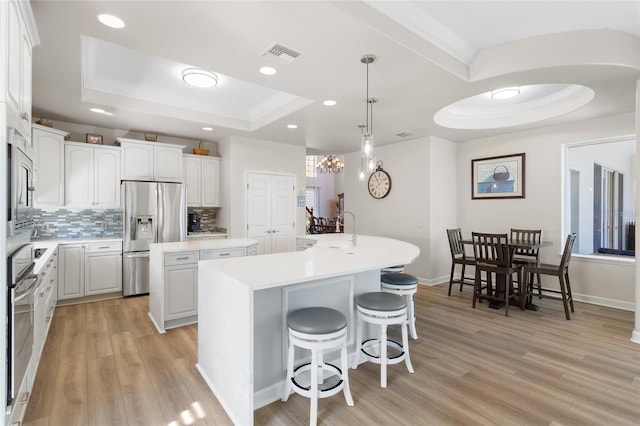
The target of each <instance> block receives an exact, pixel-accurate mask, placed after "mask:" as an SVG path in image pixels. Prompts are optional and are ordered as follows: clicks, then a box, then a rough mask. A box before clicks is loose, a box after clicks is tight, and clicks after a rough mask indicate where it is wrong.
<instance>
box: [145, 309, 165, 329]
mask: <svg viewBox="0 0 640 426" xmlns="http://www.w3.org/2000/svg"><path fill="white" fill-rule="evenodd" d="M147 315H148V316H149V318H150V319H151V322H152V323H153V326H154V327H155V328H156V330H158V333H160V334H164V333H166V332H167V330H165V329H164V328H161V327H160V326H159V325H158V323H157V322H156V320H155V319H154V318H153V315H151V312H147Z"/></svg>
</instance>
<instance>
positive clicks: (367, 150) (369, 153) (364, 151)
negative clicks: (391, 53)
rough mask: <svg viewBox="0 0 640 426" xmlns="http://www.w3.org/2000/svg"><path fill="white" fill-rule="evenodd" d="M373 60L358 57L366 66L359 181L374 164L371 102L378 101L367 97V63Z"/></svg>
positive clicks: (370, 171)
mask: <svg viewBox="0 0 640 426" xmlns="http://www.w3.org/2000/svg"><path fill="white" fill-rule="evenodd" d="M375 60H376V57H375V56H374V55H364V56H362V57H361V58H360V62H362V63H363V64H365V65H366V66H367V93H366V95H367V97H366V98H365V99H366V103H365V106H366V121H365V124H364V126H361V127H360V129H361V132H360V133H361V135H360V138H361V144H360V168H359V169H358V180H360V181H364V179H365V177H366V174H367V173H372V172H373V171H374V169H375V164H376V160H375V155H374V151H373V104H375V103H376V102H378V99H377V98H370V97H369V64H371V63H373V62H374V61H375ZM369 116H371V120H369Z"/></svg>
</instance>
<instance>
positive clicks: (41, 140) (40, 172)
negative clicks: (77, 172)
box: [32, 124, 68, 208]
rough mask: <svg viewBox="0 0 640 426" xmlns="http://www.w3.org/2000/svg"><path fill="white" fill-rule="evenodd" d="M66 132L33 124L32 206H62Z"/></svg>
mask: <svg viewBox="0 0 640 426" xmlns="http://www.w3.org/2000/svg"><path fill="white" fill-rule="evenodd" d="M67 135H68V133H67V132H63V131H61V130H56V129H51V128H49V127H45V126H39V125H37V124H34V125H33V127H32V140H33V148H34V153H35V157H34V159H33V169H34V175H33V186H34V187H35V193H34V206H35V207H40V208H47V207H61V206H64V138H65V136H67Z"/></svg>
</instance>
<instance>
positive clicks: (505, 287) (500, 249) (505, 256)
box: [471, 232, 525, 316]
mask: <svg viewBox="0 0 640 426" xmlns="http://www.w3.org/2000/svg"><path fill="white" fill-rule="evenodd" d="M471 237H472V240H473V254H474V256H475V259H476V276H475V285H474V290H473V304H472V306H473V307H474V308H475V307H476V300H480V302H482V299H488V300H493V301H496V302H503V303H504V304H505V307H504V314H505V316H509V302H510V301H511V299H515V300H516V301H518V304H519V306H520V309H523V310H524V302H525V299H524V297H523V296H524V294H525V292H523V291H522V289H523V287H522V284H521V283H522V268H523V265H522V264H517V263H513V262H512V261H511V258H512V254H513V253H512V247H511V246H510V245H509V242H508V240H507V234H487V233H480V232H472V233H471ZM482 272H485V273H486V282H487V285H486V287H485V288H486V290H487V292H486V294H484V295H483V294H482V289H483V287H482ZM492 274H495V276H496V289H495V291H494V289H493V278H492ZM513 274H517V276H518V280H517V282H518V285H519V288H518V291H517V292H516V291H515V288H514V283H515V281H514V280H513Z"/></svg>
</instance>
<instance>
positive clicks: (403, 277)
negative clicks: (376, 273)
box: [380, 272, 418, 285]
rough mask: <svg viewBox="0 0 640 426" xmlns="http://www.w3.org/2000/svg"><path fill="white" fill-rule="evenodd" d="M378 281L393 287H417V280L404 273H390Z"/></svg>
mask: <svg viewBox="0 0 640 426" xmlns="http://www.w3.org/2000/svg"><path fill="white" fill-rule="evenodd" d="M380 281H382V282H383V283H386V284H394V285H417V284H418V279H417V278H416V277H414V276H413V275H409V274H405V273H404V272H391V273H388V274H384V275H382V276H381V277H380Z"/></svg>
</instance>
